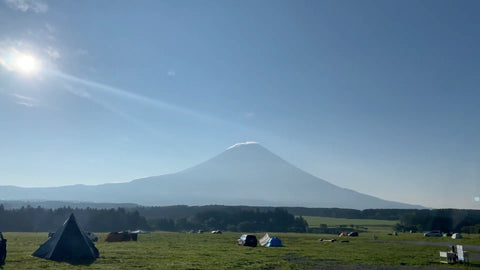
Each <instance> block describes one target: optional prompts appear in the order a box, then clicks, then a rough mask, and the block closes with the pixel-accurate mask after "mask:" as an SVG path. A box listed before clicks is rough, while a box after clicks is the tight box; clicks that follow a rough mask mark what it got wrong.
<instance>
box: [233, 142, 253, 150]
mask: <svg viewBox="0 0 480 270" xmlns="http://www.w3.org/2000/svg"><path fill="white" fill-rule="evenodd" d="M248 144H259V143H258V142H242V143H236V144H234V145H232V146H230V147H228V148H227V150H230V149H232V148H235V147H240V146H243V145H248Z"/></svg>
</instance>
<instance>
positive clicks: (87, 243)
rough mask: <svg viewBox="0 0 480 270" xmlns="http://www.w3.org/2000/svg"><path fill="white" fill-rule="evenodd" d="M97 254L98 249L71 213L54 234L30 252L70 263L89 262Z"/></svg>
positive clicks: (93, 259) (96, 256) (37, 255)
mask: <svg viewBox="0 0 480 270" xmlns="http://www.w3.org/2000/svg"><path fill="white" fill-rule="evenodd" d="M98 255H99V254H98V249H97V248H96V247H95V245H94V244H93V242H92V241H91V240H90V238H88V236H86V235H85V233H84V232H83V231H82V230H80V228H79V227H78V224H77V221H76V220H75V216H74V215H73V213H72V214H71V215H70V217H69V218H68V219H67V221H65V223H63V226H62V227H60V228H59V229H58V230H57V232H55V235H54V236H52V237H51V238H49V239H48V240H47V241H46V242H45V243H43V244H42V245H41V246H40V247H39V248H38V249H37V250H36V251H35V252H34V253H33V254H32V256H35V257H39V258H44V259H48V260H53V261H62V262H68V263H72V264H90V263H92V262H94V261H95V259H96V258H98Z"/></svg>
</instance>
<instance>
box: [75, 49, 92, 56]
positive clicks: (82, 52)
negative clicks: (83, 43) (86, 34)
mask: <svg viewBox="0 0 480 270" xmlns="http://www.w3.org/2000/svg"><path fill="white" fill-rule="evenodd" d="M77 54H78V55H83V56H86V55H89V53H88V51H87V50H85V49H77Z"/></svg>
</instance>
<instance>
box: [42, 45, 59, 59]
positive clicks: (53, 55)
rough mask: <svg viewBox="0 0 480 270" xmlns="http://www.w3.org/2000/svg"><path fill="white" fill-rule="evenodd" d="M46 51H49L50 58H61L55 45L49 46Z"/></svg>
mask: <svg viewBox="0 0 480 270" xmlns="http://www.w3.org/2000/svg"><path fill="white" fill-rule="evenodd" d="M45 52H46V53H47V55H48V56H50V58H53V59H55V60H56V59H58V58H60V53H59V52H58V51H57V50H56V49H55V48H53V47H47V48H46V49H45Z"/></svg>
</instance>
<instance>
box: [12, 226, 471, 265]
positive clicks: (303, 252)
mask: <svg viewBox="0 0 480 270" xmlns="http://www.w3.org/2000/svg"><path fill="white" fill-rule="evenodd" d="M4 235H5V237H6V238H7V239H8V255H7V264H6V265H5V266H4V269H73V268H75V269H332V268H337V269H375V268H376V267H377V266H380V265H381V266H387V268H385V267H383V268H382V269H398V267H399V266H402V269H404V268H403V267H405V266H404V265H406V267H407V268H406V269H408V266H415V267H417V266H418V267H422V268H427V269H436V268H443V267H446V266H445V265H442V264H440V263H439V261H440V258H439V253H438V252H439V251H441V250H448V244H449V242H455V243H460V244H465V245H466V244H469V245H476V246H480V236H479V235H467V236H466V238H465V239H461V240H452V239H446V238H425V237H423V235H422V234H419V233H418V234H408V233H405V234H404V233H401V234H400V235H399V236H390V235H388V234H387V233H386V232H385V233H382V234H376V237H377V240H374V239H373V233H370V232H368V233H361V234H360V236H359V237H352V238H337V237H336V236H334V235H319V234H297V233H278V234H277V233H271V235H277V236H278V237H280V239H281V240H282V241H283V244H284V245H285V247H282V248H264V247H256V248H249V247H241V246H237V245H236V239H237V238H238V236H239V235H240V233H231V232H226V233H223V234H219V235H218V234H210V233H204V234H186V233H171V232H155V233H152V234H151V235H139V239H138V242H123V243H107V242H104V241H103V240H99V242H97V243H96V247H97V248H98V249H99V251H100V258H99V259H97V261H95V262H94V263H93V264H91V265H89V266H72V265H70V264H67V263H57V262H52V261H48V260H44V259H39V258H36V257H31V256H30V254H31V253H32V252H33V251H35V250H36V249H37V248H38V246H39V245H40V244H41V243H43V242H44V241H45V240H46V238H47V234H46V233H8V232H7V233H4ZM256 235H257V237H258V238H260V237H261V236H262V235H263V234H262V233H257V234H256ZM99 236H100V237H101V239H103V236H104V234H99ZM319 238H324V239H327V238H328V239H330V238H337V239H339V240H343V239H347V240H348V241H349V242H347V243H342V242H340V241H337V242H333V243H330V242H320V241H318V239H319ZM407 241H427V243H426V244H421V245H413V244H407V243H403V242H407ZM430 242H432V243H435V244H436V243H440V245H441V246H435V245H430V244H429V243H430ZM466 250H468V249H466ZM470 254H471V255H472V256H471V258H479V257H480V251H471V252H470ZM471 262H472V264H471V266H470V267H480V259H471ZM450 267H452V266H450ZM453 267H460V268H464V266H460V265H459V266H453ZM412 269H418V268H412ZM472 269H473V268H472Z"/></svg>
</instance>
